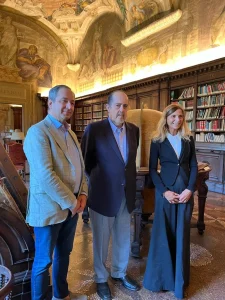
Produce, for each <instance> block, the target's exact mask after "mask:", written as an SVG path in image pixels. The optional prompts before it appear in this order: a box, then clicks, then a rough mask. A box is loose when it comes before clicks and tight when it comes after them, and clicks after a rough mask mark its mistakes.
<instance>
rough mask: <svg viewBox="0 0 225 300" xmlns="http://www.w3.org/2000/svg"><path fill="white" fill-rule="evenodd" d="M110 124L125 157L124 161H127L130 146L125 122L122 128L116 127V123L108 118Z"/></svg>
mask: <svg viewBox="0 0 225 300" xmlns="http://www.w3.org/2000/svg"><path fill="white" fill-rule="evenodd" d="M108 120H109V124H110V126H111V129H112V132H113V134H114V137H115V139H116V142H117V145H118V147H119V150H120V153H121V155H122V157H123V160H124V162H125V163H126V162H127V156H128V146H127V135H126V126H125V123H124V124H123V126H122V127H121V128H118V127H116V125H115V124H114V123H113V122H112V121H111V120H110V118H108Z"/></svg>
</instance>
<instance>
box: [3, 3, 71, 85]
mask: <svg viewBox="0 0 225 300" xmlns="http://www.w3.org/2000/svg"><path fill="white" fill-rule="evenodd" d="M59 57H60V58H61V68H63V67H64V68H65V67H66V63H67V55H66V51H65V50H64V51H63V49H62V47H61V46H59V44H58V43H57V42H56V41H55V40H54V39H53V38H52V36H51V35H50V34H48V33H47V32H46V31H45V30H43V29H42V28H41V27H40V26H38V25H37V24H35V23H34V22H32V21H28V20H27V19H26V17H24V16H21V15H15V14H13V13H11V12H7V11H4V10H1V9H0V81H9V82H29V83H32V84H33V85H34V86H36V87H37V88H38V87H47V88H50V87H51V86H52V82H53V80H52V75H54V80H56V81H57V80H62V78H63V75H64V76H65V75H66V73H70V71H69V70H68V69H67V68H66V69H67V71H66V72H65V71H64V74H62V72H59V74H57V72H56V63H57V62H58V60H59ZM52 70H53V74H52Z"/></svg>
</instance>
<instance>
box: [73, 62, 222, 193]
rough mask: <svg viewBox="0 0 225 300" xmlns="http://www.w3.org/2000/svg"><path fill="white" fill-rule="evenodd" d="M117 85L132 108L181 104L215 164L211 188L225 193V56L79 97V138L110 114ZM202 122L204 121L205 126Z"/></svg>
mask: <svg viewBox="0 0 225 300" xmlns="http://www.w3.org/2000/svg"><path fill="white" fill-rule="evenodd" d="M115 89H120V90H124V91H125V92H126V93H127V95H128V97H129V106H130V108H131V109H139V108H141V107H144V108H150V109H155V110H160V111H162V110H163V109H164V108H165V107H166V106H167V105H168V104H170V103H178V104H180V105H181V106H182V107H183V108H184V110H185V116H186V121H187V123H188V125H189V128H190V129H191V131H192V133H193V136H194V138H195V140H196V144H195V145H196V151H197V157H198V160H199V161H207V162H209V163H210V164H211V166H212V171H211V172H210V179H209V181H208V186H209V190H211V191H216V192H220V193H225V144H224V143H225V127H224V126H225V125H224V122H225V116H224V115H225V101H224V99H225V58H223V59H218V60H215V61H212V62H208V63H205V64H201V65H197V66H193V67H189V68H186V69H183V70H178V71H175V72H171V73H166V74H160V75H156V76H153V77H151V78H147V79H142V80H139V81H136V82H131V83H128V84H124V85H121V86H118V87H116V88H111V89H108V90H106V91H102V92H98V93H95V94H93V95H87V96H83V97H81V98H79V99H76V100H77V101H76V108H78V111H76V112H75V114H74V118H75V120H73V122H72V124H74V125H73V127H72V129H73V130H75V132H76V134H77V136H78V138H79V140H80V139H81V137H82V135H83V132H84V130H85V128H86V126H87V124H88V123H89V122H96V121H99V120H102V119H104V118H107V115H108V114H107V110H106V108H105V103H106V101H107V97H108V95H109V93H111V92H112V91H114V90H115ZM79 108H82V109H83V110H82V112H81V110H80V111H79ZM81 117H82V119H83V123H82V124H81V123H80V119H81ZM199 122H204V123H201V126H202V128H200V127H199V126H200V123H199ZM76 126H78V127H76ZM81 126H82V129H81ZM76 129H77V130H76ZM80 130H81V131H80Z"/></svg>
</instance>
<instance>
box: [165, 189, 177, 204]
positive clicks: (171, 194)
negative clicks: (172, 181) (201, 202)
mask: <svg viewBox="0 0 225 300" xmlns="http://www.w3.org/2000/svg"><path fill="white" fill-rule="evenodd" d="M179 196H180V195H179V194H177V193H174V192H172V191H166V192H165V193H164V197H165V198H166V200H168V202H169V203H171V204H174V203H179Z"/></svg>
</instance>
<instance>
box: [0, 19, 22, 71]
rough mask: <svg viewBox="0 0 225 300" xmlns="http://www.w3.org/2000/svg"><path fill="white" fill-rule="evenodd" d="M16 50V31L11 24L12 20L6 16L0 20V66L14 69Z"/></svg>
mask: <svg viewBox="0 0 225 300" xmlns="http://www.w3.org/2000/svg"><path fill="white" fill-rule="evenodd" d="M17 49H18V40H17V29H16V27H15V26H14V25H13V24H12V18H11V17H10V16H6V17H5V18H2V17H1V20H0V65H2V66H8V67H16V52H17Z"/></svg>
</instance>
